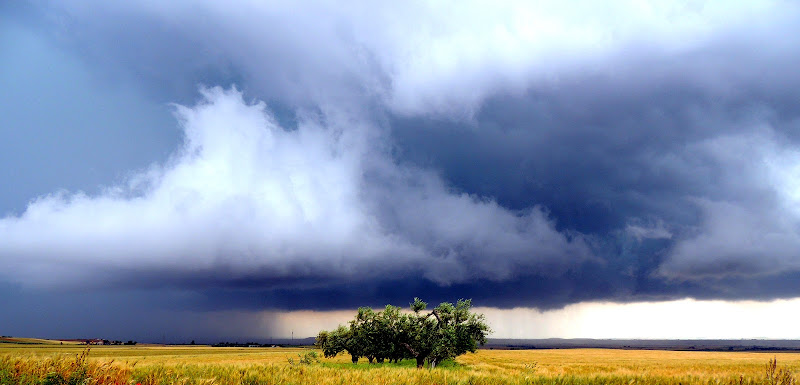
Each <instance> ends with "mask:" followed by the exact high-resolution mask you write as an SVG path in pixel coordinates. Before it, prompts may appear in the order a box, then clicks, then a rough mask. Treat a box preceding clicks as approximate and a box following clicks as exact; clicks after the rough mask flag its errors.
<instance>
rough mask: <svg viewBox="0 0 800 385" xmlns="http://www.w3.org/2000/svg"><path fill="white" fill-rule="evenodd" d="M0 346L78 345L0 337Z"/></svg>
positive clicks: (35, 339) (37, 339)
mask: <svg viewBox="0 0 800 385" xmlns="http://www.w3.org/2000/svg"><path fill="white" fill-rule="evenodd" d="M0 344H23V345H52V344H64V345H80V344H81V343H80V342H78V341H62V340H46V339H42V338H21V337H0Z"/></svg>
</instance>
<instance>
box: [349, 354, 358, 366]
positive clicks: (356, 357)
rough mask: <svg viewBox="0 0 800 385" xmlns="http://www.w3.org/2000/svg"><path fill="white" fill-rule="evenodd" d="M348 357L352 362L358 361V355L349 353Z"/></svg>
mask: <svg viewBox="0 0 800 385" xmlns="http://www.w3.org/2000/svg"><path fill="white" fill-rule="evenodd" d="M350 359H351V360H352V361H353V363H354V364H357V363H358V356H356V355H354V354H351V355H350Z"/></svg>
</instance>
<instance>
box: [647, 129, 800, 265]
mask: <svg viewBox="0 0 800 385" xmlns="http://www.w3.org/2000/svg"><path fill="white" fill-rule="evenodd" d="M690 150H691V151H699V152H701V153H704V154H706V155H707V156H708V157H709V158H710V159H714V160H716V161H719V162H720V163H721V164H724V165H725V170H726V173H725V174H724V175H721V176H719V178H721V179H722V182H721V183H720V185H721V186H724V187H726V188H728V189H729V190H730V191H729V194H728V195H727V196H726V197H724V198H694V200H695V202H696V205H697V207H698V208H699V210H700V212H701V214H702V218H703V219H702V223H701V224H700V225H699V226H698V227H697V228H696V229H694V231H693V234H692V235H691V236H689V237H685V238H684V239H680V240H679V242H678V243H677V244H676V245H675V247H674V249H673V251H672V253H671V255H670V258H669V259H668V260H667V261H666V262H665V263H664V264H663V265H662V267H661V273H662V274H665V275H667V276H676V277H705V276H724V275H728V274H736V275H742V276H747V275H762V274H777V273H785V272H793V271H800V210H798V205H800V199H799V197H800V195H798V180H800V151H798V150H797V149H796V148H794V147H792V146H791V145H790V144H788V143H786V142H785V140H782V138H781V137H780V136H779V135H778V134H776V133H775V132H773V131H772V130H771V129H769V128H762V129H758V130H755V131H750V132H746V133H742V134H732V135H728V136H721V137H717V138H714V139H710V140H708V141H706V142H703V143H701V144H699V145H696V146H693V148H691V149H690Z"/></svg>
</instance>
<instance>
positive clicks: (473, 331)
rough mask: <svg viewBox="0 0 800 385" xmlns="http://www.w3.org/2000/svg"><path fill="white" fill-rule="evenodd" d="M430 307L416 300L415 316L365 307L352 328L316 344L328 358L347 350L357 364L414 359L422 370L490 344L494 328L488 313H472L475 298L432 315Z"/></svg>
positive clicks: (328, 334) (328, 335)
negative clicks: (425, 365)
mask: <svg viewBox="0 0 800 385" xmlns="http://www.w3.org/2000/svg"><path fill="white" fill-rule="evenodd" d="M427 306H428V304H427V303H425V302H423V301H422V300H420V299H419V298H414V302H413V303H411V312H406V313H404V312H402V310H401V308H400V307H397V306H392V305H387V306H386V308H385V309H384V310H383V311H377V312H376V311H374V310H372V309H371V308H369V307H362V308H359V309H358V313H357V314H356V316H355V319H353V320H352V321H350V322H349V326H343V325H340V326H339V327H338V328H337V329H336V330H333V331H325V330H323V331H321V332H319V335H317V339H316V346H317V347H319V348H320V349H322V353H323V354H324V355H325V357H335V356H336V355H337V354H339V353H341V352H344V351H346V352H347V353H348V354H349V355H350V357H351V359H352V361H353V363H354V364H355V363H357V362H358V360H359V358H361V357H366V358H367V360H368V361H369V362H370V363H373V362H377V363H383V362H384V361H385V360H389V361H392V362H399V361H401V360H403V359H414V360H416V362H417V367H418V368H421V367H423V366H424V364H425V362H427V363H428V364H429V365H430V367H431V368H433V367H436V365H437V364H438V363H440V362H442V361H444V360H446V359H450V358H455V357H457V356H459V355H462V354H465V353H467V352H474V351H475V350H476V349H477V348H478V345H483V344H485V343H486V336H487V335H488V334H489V333H490V332H491V330H490V329H489V326H488V325H487V324H486V321H485V318H484V316H483V314H475V313H471V312H470V307H471V306H472V301H471V300H463V299H462V300H459V301H458V302H457V303H456V304H455V305H453V304H451V303H448V302H445V303H442V304H440V305H439V306H437V307H436V308H434V309H433V310H431V311H430V312H428V311H425V310H426V308H427Z"/></svg>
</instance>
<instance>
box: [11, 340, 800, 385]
mask: <svg viewBox="0 0 800 385" xmlns="http://www.w3.org/2000/svg"><path fill="white" fill-rule="evenodd" d="M85 352H86V347H84V346H76V345H51V344H36V345H32V344H0V383H2V384H3V385H5V384H37V385H39V384H41V385H58V384H70V385H72V384H76V385H77V384H87V385H88V384H117V385H128V384H130V385H136V384H141V385H155V384H315V385H323V384H624V385H633V384H770V385H777V384H784V385H789V384H794V378H795V376H796V375H797V373H798V371H800V353H787V352H779V353H774V352H769V353H764V352H688V351H660V350H614V349H542V350H494V349H481V350H479V351H478V352H477V353H471V354H466V355H464V356H460V357H458V358H457V359H456V360H455V361H454V362H449V363H445V364H444V365H442V366H440V367H437V368H436V369H434V370H430V369H427V368H426V369H422V370H418V369H416V368H414V363H413V362H412V361H411V360H406V361H403V362H401V363H399V364H389V363H385V364H380V365H379V364H368V363H367V362H366V360H364V359H362V360H361V361H360V362H359V363H358V364H357V365H353V364H351V363H350V362H349V356H345V355H340V356H338V357H336V358H333V359H326V358H322V357H321V354H319V352H318V351H315V350H313V349H306V348H218V347H208V346H141V345H137V346H93V347H91V348H90V350H89V353H88V355H84V353H85ZM309 352H316V353H317V354H318V355H319V360H318V361H316V360H314V359H313V357H312V356H313V354H309ZM304 358H305V360H304ZM772 359H776V360H777V367H774V368H772V369H770V366H769V365H768V364H769V362H770V360H772ZM303 361H305V362H303Z"/></svg>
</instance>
